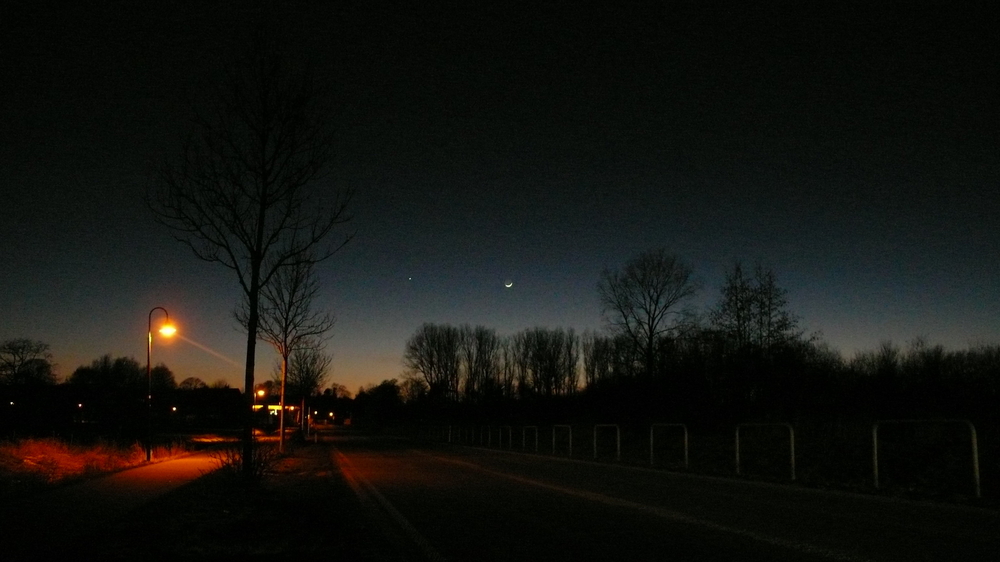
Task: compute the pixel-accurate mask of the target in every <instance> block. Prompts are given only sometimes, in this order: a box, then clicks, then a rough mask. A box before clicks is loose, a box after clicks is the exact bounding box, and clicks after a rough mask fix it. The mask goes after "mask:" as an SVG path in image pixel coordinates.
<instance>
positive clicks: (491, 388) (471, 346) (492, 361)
mask: <svg viewBox="0 0 1000 562" xmlns="http://www.w3.org/2000/svg"><path fill="white" fill-rule="evenodd" d="M460 330H461V338H462V339H461V351H460V352H461V358H462V363H463V365H464V372H465V377H464V378H465V380H464V384H463V387H462V388H463V391H464V392H463V394H464V396H465V399H466V400H468V401H470V402H476V401H478V400H480V399H482V398H483V397H485V396H487V395H495V394H497V391H498V390H499V389H500V350H501V345H500V337H499V336H497V333H496V331H495V330H493V329H491V328H486V327H485V326H476V327H475V328H472V327H471V326H469V325H468V324H466V325H463V326H462V327H461V328H460Z"/></svg>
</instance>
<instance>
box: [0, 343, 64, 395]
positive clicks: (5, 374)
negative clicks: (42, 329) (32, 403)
mask: <svg viewBox="0 0 1000 562" xmlns="http://www.w3.org/2000/svg"><path fill="white" fill-rule="evenodd" d="M55 383H56V375H55V373H54V372H53V364H52V353H51V352H50V351H49V344H47V343H45V342H41V341H35V340H30V339H26V338H15V339H10V340H6V341H4V342H0V384H55Z"/></svg>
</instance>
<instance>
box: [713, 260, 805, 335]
mask: <svg viewBox="0 0 1000 562" xmlns="http://www.w3.org/2000/svg"><path fill="white" fill-rule="evenodd" d="M787 295H788V292H787V291H786V290H785V289H783V288H781V287H779V286H778V285H777V282H776V279H775V275H774V272H773V271H772V270H771V269H765V268H764V267H763V266H761V265H760V264H758V265H757V266H756V268H755V269H754V274H753V277H752V278H751V277H748V276H747V275H746V273H745V272H744V269H743V265H742V264H741V263H740V262H739V261H737V262H736V263H735V264H734V265H733V268H732V269H731V270H730V271H728V272H727V273H726V282H725V284H724V285H723V286H722V295H721V298H720V300H719V304H718V306H716V308H715V309H714V310H712V311H711V313H710V318H711V322H712V327H713V328H715V329H716V330H718V331H719V332H721V333H722V334H723V335H725V336H726V337H727V338H728V339H729V341H730V342H732V344H733V346H734V347H735V349H741V350H743V349H746V348H748V347H751V346H752V347H753V348H754V349H755V350H757V351H761V352H764V353H765V354H766V353H769V352H770V351H771V350H772V349H773V348H774V347H775V346H779V345H784V344H787V343H789V342H791V341H793V340H795V339H796V338H798V337H799V336H800V335H801V334H800V333H799V332H798V331H797V327H798V319H797V318H795V316H794V315H792V314H791V312H789V311H788V297H787Z"/></svg>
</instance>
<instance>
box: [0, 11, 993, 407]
mask: <svg viewBox="0 0 1000 562" xmlns="http://www.w3.org/2000/svg"><path fill="white" fill-rule="evenodd" d="M10 4H12V3H4V6H3V7H2V8H0V96H2V97H0V197H2V198H0V215H2V216H0V340H3V339H8V338H15V337H27V338H31V339H37V340H42V341H44V342H46V343H48V344H50V345H51V347H52V352H53V354H54V360H55V362H56V363H57V364H58V367H57V372H58V373H59V374H60V375H61V376H62V377H66V376H69V375H70V374H71V373H72V372H73V370H74V369H75V368H76V367H78V366H79V365H82V364H89V363H90V362H91V361H92V360H93V359H95V358H97V357H99V356H100V355H102V354H105V353H110V354H112V355H113V356H120V355H125V356H133V357H135V358H136V359H138V360H139V361H140V362H144V360H145V357H144V355H145V337H146V324H145V323H144V322H143V320H146V319H147V314H148V313H149V311H150V309H151V308H153V307H154V306H162V307H165V308H166V309H167V310H168V311H169V312H170V315H171V318H172V319H174V320H175V321H176V322H177V323H178V327H179V329H180V330H181V333H182V334H183V335H184V336H185V337H186V338H187V340H186V341H185V340H175V341H171V342H161V341H159V340H157V341H155V342H154V348H153V362H154V363H159V362H166V364H167V365H168V366H169V367H170V368H171V369H172V370H173V371H174V373H175V376H176V377H177V380H178V381H179V380H181V379H183V378H186V377H188V376H197V377H200V378H202V379H203V380H205V381H206V382H212V381H214V380H217V379H220V378H223V379H225V380H227V381H228V382H229V383H230V384H231V385H233V386H237V387H240V386H242V366H241V365H242V357H243V354H244V337H243V335H242V334H241V333H240V331H239V329H238V328H237V327H236V323H235V321H234V320H233V316H232V310H233V308H234V306H235V304H236V303H237V300H238V295H239V292H238V291H239V289H238V287H237V284H236V277H235V275H234V274H233V273H232V272H230V271H228V270H226V269H224V268H222V267H221V266H219V265H217V264H209V263H205V262H201V261H199V260H198V259H197V258H195V257H194V255H193V254H192V253H191V252H190V250H188V249H187V248H186V247H184V246H183V245H181V244H179V243H177V242H175V241H174V240H173V239H172V237H171V233H170V231H168V230H167V229H165V228H164V227H162V226H160V225H158V224H156V223H155V222H154V221H153V218H152V214H151V213H150V211H149V210H148V209H147V207H146V206H145V204H144V202H143V195H144V194H145V193H146V189H147V186H148V184H149V182H150V181H151V173H150V171H149V170H150V163H156V162H159V161H162V160H163V159H164V158H168V157H171V156H174V155H176V154H177V153H178V151H179V150H180V147H181V138H182V135H183V133H184V130H185V129H184V128H183V124H184V119H185V117H186V115H187V113H186V101H185V100H186V99H189V98H196V97H197V96H198V94H199V92H202V91H204V85H205V84H207V83H209V82H210V81H211V80H212V69H213V68H214V66H213V65H214V64H215V59H216V58H217V57H220V56H222V55H223V54H224V53H225V52H226V51H227V49H229V48H231V47H232V46H231V44H230V41H229V38H230V37H231V36H232V33H231V30H232V29H233V28H234V27H235V26H238V25H239V22H240V21H242V18H243V16H241V15H240V10H239V9H238V8H237V6H238V4H237V3H228V2H227V3H220V4H218V5H212V6H209V7H204V6H202V3H201V2H171V1H165V2H158V3H133V2H125V1H122V2H110V1H94V2H85V3H65V4H64V3H54V2H31V3H26V4H28V6H27V7H19V8H13V7H11V6H10ZM292 4H295V5H299V6H300V7H299V8H297V9H296V11H295V13H293V14H292V16H290V17H291V22H292V25H293V28H294V29H296V30H297V31H296V44H295V49H296V50H297V52H300V53H302V54H303V56H304V57H308V58H309V60H311V61H312V62H313V64H314V65H315V67H316V69H317V71H318V72H319V73H320V74H322V75H323V76H325V77H326V78H328V79H329V80H330V82H331V84H333V89H332V93H331V95H330V99H329V100H328V101H329V102H330V103H329V105H330V107H331V108H332V110H331V119H333V120H334V121H335V123H336V127H337V131H338V146H337V150H336V158H335V161H334V162H333V163H332V164H333V165H332V167H331V174H330V176H329V177H328V178H327V179H325V180H324V182H325V185H324V188H325V189H336V188H349V189H352V190H354V191H355V197H354V200H353V202H352V205H351V211H352V213H353V215H354V219H353V221H352V223H351V225H350V228H351V229H352V230H354V231H355V237H354V239H353V241H352V242H351V243H350V244H349V245H348V246H347V247H345V248H344V249H343V250H342V251H341V252H339V253H338V254H336V255H335V256H334V257H333V258H331V259H330V260H328V261H326V262H324V263H323V264H322V265H321V266H320V267H319V274H320V280H321V284H322V285H321V291H322V297H321V299H320V302H319V303H318V304H319V305H321V306H322V307H323V308H328V309H329V310H330V311H331V312H333V313H334V314H335V315H336V317H337V324H336V326H335V328H334V331H333V338H332V340H331V343H330V348H329V350H330V351H332V352H333V354H334V362H333V373H332V382H337V383H340V384H344V385H346V386H347V387H348V388H349V389H350V390H351V391H356V390H357V388H358V386H359V385H361V384H369V383H377V382H379V381H381V380H382V379H385V378H392V377H398V376H399V375H400V373H401V372H402V370H403V366H402V353H403V347H404V344H405V341H406V339H407V337H408V336H410V335H411V334H412V333H413V332H414V331H415V330H416V328H417V327H419V325H420V324H422V323H424V322H437V323H445V322H447V323H452V324H456V325H457V324H462V323H469V324H473V325H476V324H482V325H485V326H488V327H493V328H496V329H497V330H498V331H499V332H500V333H503V334H508V333H513V332H515V331H519V330H521V329H524V328H529V327H534V326H547V327H550V328H555V327H560V326H561V327H567V328H574V329H576V330H577V332H582V331H583V330H585V329H599V328H601V327H602V320H601V316H600V307H599V303H598V297H597V291H596V283H597V279H598V275H599V273H600V271H601V270H602V269H603V268H604V267H617V266H620V265H621V264H623V263H624V262H625V261H626V260H627V259H629V258H630V257H633V256H635V255H636V254H638V253H639V252H641V251H643V250H647V249H652V248H657V247H663V248H666V250H667V251H668V252H671V253H676V254H677V255H679V256H681V257H682V258H683V259H685V260H686V261H688V262H689V263H691V265H692V266H693V267H694V269H695V271H696V275H697V277H698V278H699V279H700V281H701V282H702V283H703V286H704V288H703V290H702V292H701V293H700V294H699V296H698V298H697V303H696V304H698V305H704V306H707V305H711V304H714V303H715V302H716V300H717V298H718V294H719V287H720V285H721V282H722V279H723V275H724V272H725V270H726V269H727V268H728V267H729V266H731V265H732V263H733V261H734V260H736V259H740V260H743V261H744V262H745V263H747V264H751V265H752V264H753V263H755V262H758V261H759V262H761V263H763V264H764V265H766V266H769V267H771V268H772V269H773V270H774V272H775V273H776V274H777V279H778V283H779V285H781V286H783V287H785V288H786V289H788V291H789V299H790V308H791V310H792V312H794V313H795V314H796V315H798V316H799V317H800V319H801V328H802V329H803V330H805V332H806V333H807V334H810V333H813V332H822V336H821V337H822V339H823V340H824V341H826V342H828V343H829V344H830V345H831V346H832V347H833V348H835V349H837V350H839V351H840V352H841V353H842V354H843V355H844V356H845V357H848V358H849V357H851V356H852V355H853V354H854V353H855V352H856V351H858V350H864V349H872V348H874V347H876V346H877V345H878V344H879V342H880V341H882V340H887V339H891V340H893V341H894V342H896V343H897V344H900V345H905V344H906V342H908V341H910V340H912V339H914V338H916V337H918V336H922V337H925V338H927V339H928V340H929V341H930V342H931V343H935V344H936V343H940V344H943V345H944V346H946V347H948V348H951V349H954V348H964V347H967V346H969V345H974V344H980V343H989V344H996V343H998V341H1000V299H998V297H1000V275H998V272H1000V229H998V227H997V220H996V215H997V212H998V210H1000V193H998V192H1000V189H998V187H1000V182H998V180H1000V111H998V102H997V100H1000V87H998V84H1000V80H998V72H1000V60H998V59H1000V46H998V44H997V39H996V30H995V23H996V21H997V20H996V18H995V14H994V13H992V12H990V13H987V12H985V11H980V10H979V9H972V8H967V7H963V6H962V5H956V3H954V2H941V3H940V4H938V5H936V6H935V5H932V4H927V3H917V4H916V7H915V6H913V5H909V3H902V4H898V5H897V4H893V6H892V7H882V8H877V7H871V6H870V5H869V4H873V3H872V2H859V3H856V4H851V3H847V2H843V1H838V2H829V3H825V4H824V5H817V3H814V2H780V3H779V2H775V3H773V4H772V3H766V4H768V6H767V7H761V6H759V5H757V4H758V3H736V2H734V3H710V2H691V3H684V4H679V3H675V2H653V3H648V4H646V3H644V4H626V5H619V3H617V2H609V3H607V5H606V6H604V7H597V8H584V7H583V5H582V4H579V3H569V2H567V3H563V2H555V3H547V5H546V6H537V5H535V4H536V3H534V2H528V3H492V4H491V6H492V7H483V6H479V5H478V4H479V3H473V2H455V3H447V4H438V3H431V4H434V5H435V7H428V6H425V4H427V3H423V2H414V3H402V2H401V3H387V2H367V1H365V2H338V3H329V4H330V5H329V6H327V5H326V3H324V6H323V7H317V6H313V5H312V4H313V3H311V2H310V3H306V2H302V3H292ZM411 4H412V5H411ZM471 4H476V5H477V6H475V7H473V6H471ZM748 4H749V5H748ZM761 4H765V3H761ZM983 5H985V3H983ZM734 6H738V7H734ZM508 279H509V280H510V281H512V282H513V286H512V287H511V288H509V289H508V288H505V287H504V281H505V280H508ZM257 356H258V366H257V378H258V379H262V378H267V377H269V376H270V371H271V369H272V366H273V357H274V353H273V351H271V349H270V348H269V347H268V346H267V345H266V344H258V355H257Z"/></svg>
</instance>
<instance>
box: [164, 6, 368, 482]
mask: <svg viewBox="0 0 1000 562" xmlns="http://www.w3.org/2000/svg"><path fill="white" fill-rule="evenodd" d="M274 6H275V5H273V4H271V3H266V4H265V8H264V9H261V10H258V11H257V12H256V13H255V14H254V17H253V20H252V22H251V23H250V26H249V28H250V29H249V30H248V35H247V37H246V40H245V44H246V48H245V50H243V51H242V52H240V53H239V54H238V55H237V56H235V57H232V58H231V59H230V60H225V61H224V64H223V65H222V66H221V68H220V69H219V72H218V74H217V75H218V76H219V82H218V84H217V85H216V86H215V87H214V89H212V90H211V94H210V95H211V98H210V100H209V101H208V102H207V103H206V104H205V105H204V106H203V108H201V109H199V110H196V112H195V113H196V115H195V118H194V129H195V131H194V134H193V135H192V136H191V137H190V139H189V141H188V142H187V144H186V145H185V146H184V149H183V151H182V153H181V156H180V158H179V159H178V160H176V161H172V162H168V163H167V164H165V165H163V166H162V167H160V169H159V179H160V181H159V183H158V185H157V189H155V190H154V191H153V192H152V193H151V195H150V197H149V202H150V207H151V208H152V210H153V212H154V214H155V216H156V218H157V220H158V221H159V222H160V223H162V224H164V225H166V226H168V227H169V228H171V229H172V230H173V231H174V233H175V237H176V238H177V239H178V240H179V241H181V242H183V243H184V244H186V245H187V246H188V247H190V248H191V250H192V251H193V252H194V253H195V255H196V256H198V257H199V258H201V259H203V260H206V261H210V262H217V263H220V264H222V265H223V266H225V267H227V268H229V269H231V270H233V271H234V272H235V274H236V278H237V281H238V282H239V286H240V288H241V289H242V291H243V295H244V297H245V299H246V310H247V318H246V329H247V344H246V368H245V374H244V388H245V389H247V390H249V389H252V388H253V382H254V380H253V379H254V357H255V344H256V341H257V337H258V323H259V314H260V306H259V303H260V295H261V290H262V288H263V287H265V286H267V285H268V283H269V282H270V281H271V279H272V278H273V277H274V276H275V275H276V274H277V273H278V271H279V270H281V269H282V268H285V267H289V266H295V265H297V264H303V263H310V262H317V261H321V260H324V259H326V258H327V257H329V256H330V255H331V254H332V253H333V252H334V251H336V250H337V249H338V248H340V247H342V246H343V244H345V243H346V242H347V241H348V240H349V239H350V236H349V235H348V236H345V237H344V238H343V239H342V240H341V241H340V242H339V243H336V244H333V245H327V243H326V242H325V241H326V239H327V237H328V235H329V234H330V233H331V232H333V230H334V229H335V227H337V225H340V224H342V223H344V222H345V221H347V220H348V216H347V214H346V208H347V202H348V199H349V197H348V196H347V195H346V194H343V193H341V192H335V191H333V190H331V189H330V188H329V187H328V186H324V189H323V191H322V192H319V191H315V190H313V189H312V188H313V187H315V186H316V183H317V181H318V180H320V179H321V178H322V177H323V175H324V170H325V169H326V167H327V165H328V163H329V162H330V159H331V151H332V149H333V136H332V133H331V131H330V129H329V127H330V124H331V123H332V122H333V121H332V120H331V119H330V118H329V116H327V115H324V114H323V112H322V110H321V104H320V101H321V99H322V97H323V95H324V92H323V89H322V88H321V87H320V86H319V84H318V83H317V81H316V79H315V77H314V76H313V75H312V74H310V73H309V71H308V65H304V64H301V63H300V62H299V61H293V60H290V59H289V57H288V54H287V52H286V50H285V47H286V44H284V43H283V42H282V40H283V39H285V37H284V36H283V35H282V34H281V33H279V32H278V30H277V28H276V25H275V24H276V23H280V22H281V18H280V14H278V13H275V12H274V10H273V9H272V8H274ZM331 194H332V195H333V196H332V197H331ZM245 400H246V409H245V410H246V413H245V420H244V428H243V459H244V469H245V470H247V471H250V470H251V469H252V467H251V465H250V463H251V462H252V458H253V456H252V447H253V436H252V415H251V405H252V400H253V396H252V393H251V392H245Z"/></svg>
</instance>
